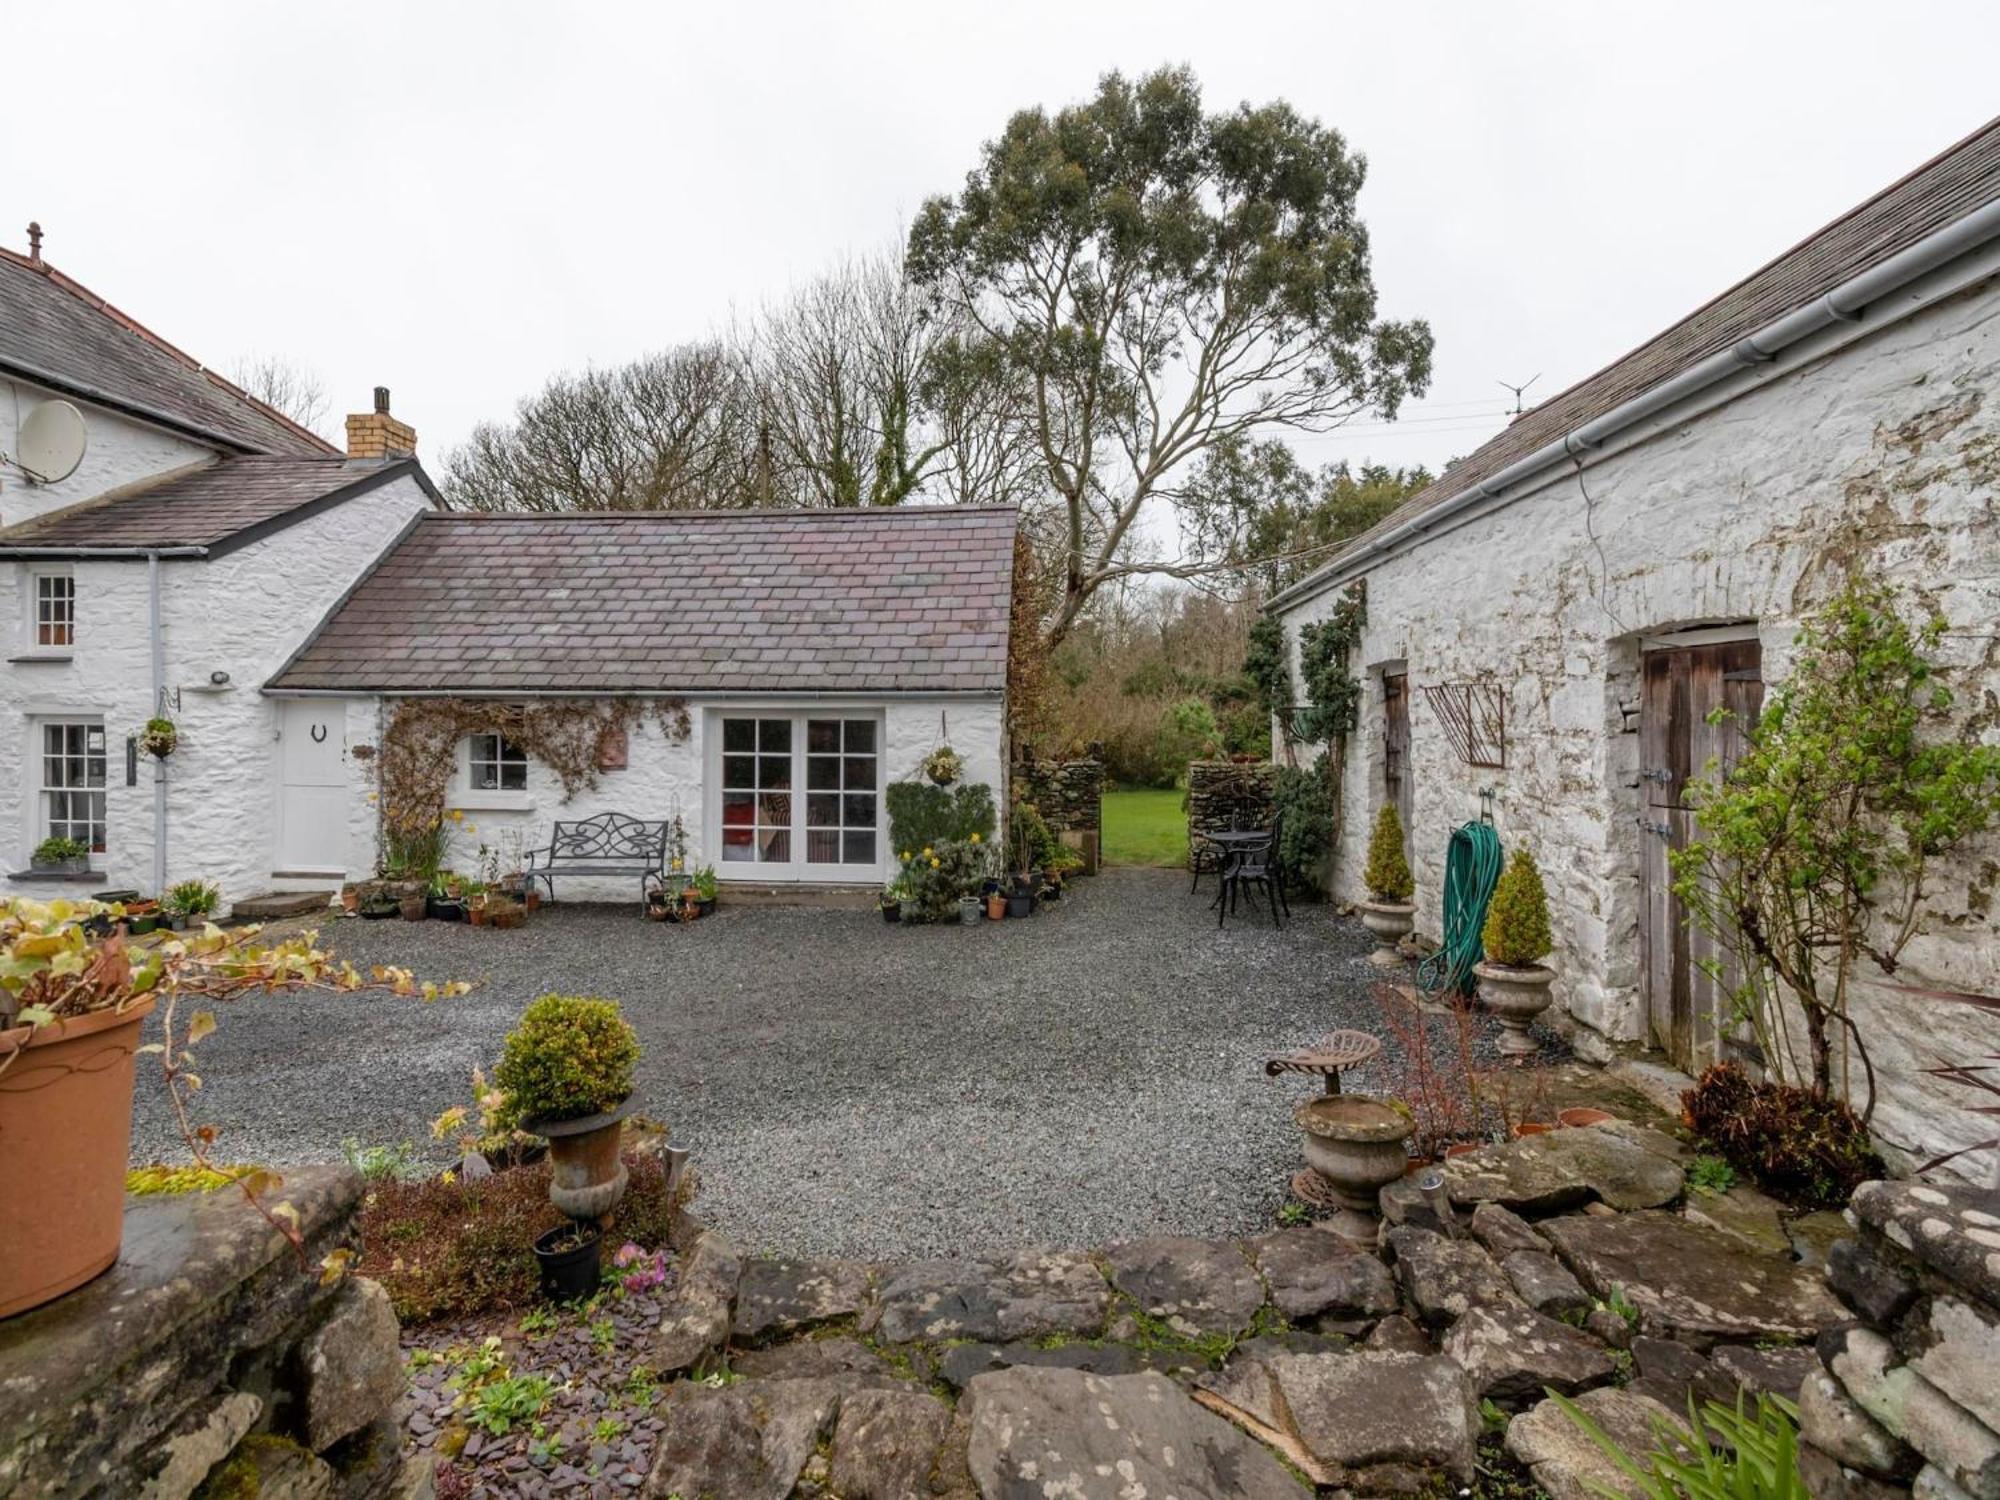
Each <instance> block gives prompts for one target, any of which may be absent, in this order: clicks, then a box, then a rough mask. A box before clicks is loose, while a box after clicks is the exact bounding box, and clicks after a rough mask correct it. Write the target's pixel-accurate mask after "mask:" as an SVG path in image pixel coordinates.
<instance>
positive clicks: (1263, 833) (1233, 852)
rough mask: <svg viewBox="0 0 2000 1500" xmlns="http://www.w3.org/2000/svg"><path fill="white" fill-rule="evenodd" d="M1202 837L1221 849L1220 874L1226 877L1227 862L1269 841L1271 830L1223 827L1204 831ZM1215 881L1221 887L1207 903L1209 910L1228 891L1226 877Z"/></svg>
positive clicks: (1212, 908) (1212, 909) (1214, 906)
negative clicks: (1213, 898) (1208, 831)
mask: <svg viewBox="0 0 2000 1500" xmlns="http://www.w3.org/2000/svg"><path fill="white" fill-rule="evenodd" d="M1202 837H1203V838H1204V839H1206V840H1208V842H1209V843H1211V844H1213V845H1215V847H1216V848H1218V849H1220V850H1221V851H1222V870H1221V871H1220V874H1221V875H1223V876H1225V877H1226V876H1227V875H1228V873H1229V862H1230V861H1231V860H1233V859H1236V858H1237V857H1239V856H1240V855H1241V854H1243V852H1244V851H1245V850H1248V849H1254V848H1256V847H1257V846H1258V845H1259V844H1266V843H1269V842H1270V841H1271V830H1270V829H1268V828H1223V829H1218V830H1216V831H1215V832H1214V833H1204V834H1203V835H1202ZM1216 883H1217V885H1218V886H1220V887H1221V889H1219V890H1218V891H1217V892H1216V894H1215V900H1214V901H1211V902H1209V903H1208V909H1209V910H1210V911H1214V910H1215V908H1216V904H1217V903H1218V902H1220V901H1221V900H1222V898H1223V897H1224V896H1225V895H1227V894H1228V891H1229V881H1228V880H1227V879H1226V878H1224V879H1221V880H1218V881H1217V882H1216Z"/></svg>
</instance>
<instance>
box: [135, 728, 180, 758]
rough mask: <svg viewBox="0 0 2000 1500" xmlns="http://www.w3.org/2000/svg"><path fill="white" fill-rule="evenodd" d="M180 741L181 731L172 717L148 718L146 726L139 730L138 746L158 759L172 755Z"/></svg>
mask: <svg viewBox="0 0 2000 1500" xmlns="http://www.w3.org/2000/svg"><path fill="white" fill-rule="evenodd" d="M180 742H181V732H180V730H179V729H177V728H176V727H175V726H174V721H173V720H172V719H167V718H158V719H148V720H147V721H146V727H145V728H144V729H142V730H140V731H139V748H140V749H141V750H143V751H145V752H146V753H147V754H148V755H151V756H154V757H156V758H157V759H160V760H165V759H166V758H167V757H168V756H169V755H172V754H173V753H174V751H175V750H176V749H177V748H179V746H180Z"/></svg>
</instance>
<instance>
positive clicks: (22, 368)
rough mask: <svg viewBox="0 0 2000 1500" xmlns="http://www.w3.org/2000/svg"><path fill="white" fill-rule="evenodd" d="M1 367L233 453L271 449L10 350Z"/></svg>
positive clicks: (40, 383)
mask: <svg viewBox="0 0 2000 1500" xmlns="http://www.w3.org/2000/svg"><path fill="white" fill-rule="evenodd" d="M0 369H6V370H10V371H12V372H13V373H14V374H16V375H18V376H20V377H21V379H23V380H27V381H32V382H33V383H34V384H36V385H41V386H47V387H48V388H49V389H50V390H52V391H56V392H58V393H59V394H61V395H64V396H78V397H81V398H82V399H83V400H85V401H88V402H90V403H91V404H92V405H93V406H102V407H104V408H105V409H106V410H108V411H117V412H123V413H125V415H127V416H130V417H138V418H140V419H141V420H142V421H147V422H151V423H153V424H154V425H155V426H156V427H164V428H166V429H167V430H168V431H170V432H177V433H179V434H180V435H181V436H182V437H191V438H197V439H199V440H200V441H202V442H204V443H209V444H212V445H213V446H215V447H218V448H228V449H230V450H231V451H233V452H236V453H265V452H269V451H270V450H269V449H267V448H263V447H259V446H258V445H257V444H256V443H253V442H250V441H249V440H247V439H245V438H240V437H231V436H230V435H229V434H228V433H226V432H219V431H217V430H216V429H215V428H213V427H205V426H203V425H202V424H201V423H199V422H190V421H189V420H188V419H187V418H186V417H177V416H175V415H174V414H173V413H172V412H169V411H162V410H161V409H160V408H159V407H157V406H148V405H147V404H146V403H145V402H143V401H133V400H130V399H128V398H127V397H124V396H114V395H112V394H111V393H110V392H109V391H106V390H101V389H99V388H98V387H97V386H94V385H91V384H89V383H88V382H86V381H81V380H71V379H70V378H69V377H68V376H66V375H57V374H53V373H52V372H50V371H48V370H44V369H41V368H40V367H38V366H36V365H31V364H29V363H27V362H26V361H25V360H21V359H17V358H15V357H14V356H13V355H11V354H10V355H8V356H7V357H6V358H5V359H0ZM327 446H328V450H329V451H333V450H332V445H331V444H328V445H327Z"/></svg>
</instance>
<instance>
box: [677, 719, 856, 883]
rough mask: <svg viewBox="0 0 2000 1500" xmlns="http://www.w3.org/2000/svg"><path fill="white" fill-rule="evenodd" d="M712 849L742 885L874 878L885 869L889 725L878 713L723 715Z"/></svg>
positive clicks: (722, 869) (715, 765)
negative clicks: (885, 765)
mask: <svg viewBox="0 0 2000 1500" xmlns="http://www.w3.org/2000/svg"><path fill="white" fill-rule="evenodd" d="M715 729H716V734H715V735H714V740H715V743H716V746H717V748H716V752H715V755H714V758H713V759H712V760H711V763H710V765H711V775H712V780H711V782H710V784H711V785H712V786H715V787H718V788H719V789H720V790H719V794H718V796H717V797H716V798H714V799H712V800H711V807H712V808H713V813H712V818H711V824H710V827H711V831H712V833H713V838H712V839H711V840H710V844H709V847H710V848H713V849H716V850H718V851H719V857H718V858H717V860H716V862H715V863H716V872H717V873H718V874H719V875H721V876H722V878H723V879H725V880H729V879H736V880H868V881H871V882H872V881H873V880H874V879H875V878H876V877H877V876H878V875H879V874H880V872H881V868H882V846H883V840H884V837H885V835H884V832H883V828H882V753H881V752H882V721H881V719H880V718H878V717H876V716H875V715H872V714H840V713H831V712H825V711H821V712H814V711H810V710H808V711H806V712H803V713H778V712H749V711H745V712H742V713H722V714H718V715H717V721H716V724H715Z"/></svg>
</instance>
